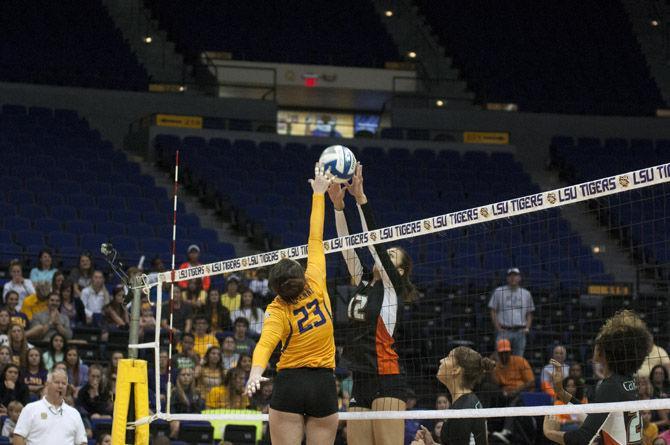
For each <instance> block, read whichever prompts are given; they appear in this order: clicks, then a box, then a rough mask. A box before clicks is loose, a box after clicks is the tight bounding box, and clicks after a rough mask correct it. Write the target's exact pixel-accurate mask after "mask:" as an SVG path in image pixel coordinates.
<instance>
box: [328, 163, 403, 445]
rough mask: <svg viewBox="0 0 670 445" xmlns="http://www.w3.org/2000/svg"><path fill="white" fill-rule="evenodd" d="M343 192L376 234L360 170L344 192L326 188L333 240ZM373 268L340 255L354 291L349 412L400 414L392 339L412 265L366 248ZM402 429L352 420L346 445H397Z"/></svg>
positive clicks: (395, 254)
mask: <svg viewBox="0 0 670 445" xmlns="http://www.w3.org/2000/svg"><path fill="white" fill-rule="evenodd" d="M345 190H349V193H350V194H351V195H352V196H353V197H354V198H355V199H356V203H357V204H358V211H359V214H360V218H361V223H362V225H363V230H365V231H367V230H373V229H376V228H377V225H376V224H375V221H374V218H373V216H372V210H371V209H370V205H369V204H368V199H367V197H366V196H365V192H364V190H363V166H362V165H360V164H359V165H358V166H357V167H356V173H355V174H354V177H353V178H352V181H351V184H350V185H349V186H345V187H343V186H341V185H340V184H335V183H333V184H331V186H330V187H329V189H328V196H329V197H330V199H331V201H332V202H333V206H334V207H335V224H336V226H337V235H338V236H347V235H348V234H349V229H348V227H347V221H346V218H345V216H344V211H343V210H344V195H345ZM370 252H371V253H372V257H373V258H374V261H375V265H374V267H373V269H372V271H368V270H366V269H364V268H363V266H362V264H361V261H360V260H359V258H358V255H357V254H356V252H355V250H345V251H343V252H342V254H343V255H344V260H345V262H346V263H347V269H348V270H349V274H350V275H351V277H352V278H353V280H354V283H355V284H356V285H357V286H358V287H357V288H356V291H355V293H354V296H353V297H352V299H351V300H350V301H349V307H348V309H347V314H348V317H349V323H350V326H351V329H350V330H349V332H350V335H349V338H348V339H347V345H350V346H348V347H346V348H345V349H344V355H345V357H346V358H347V359H348V360H349V362H350V363H351V366H350V367H351V368H352V370H353V381H354V386H353V390H352V394H351V400H350V401H349V411H369V410H370V409H372V410H374V411H404V410H405V401H406V384H405V378H404V372H403V371H402V369H401V367H400V358H399V356H398V353H397V352H396V350H395V339H394V335H395V333H396V331H397V325H398V323H399V322H400V317H401V311H402V303H403V301H401V299H402V300H405V301H409V300H411V299H412V298H413V296H414V294H415V292H416V291H415V289H414V286H413V285H412V283H411V282H410V280H409V275H410V273H411V269H412V263H411V259H410V257H409V256H408V255H407V253H406V252H405V251H404V250H403V249H401V248H398V247H392V248H390V249H388V250H387V249H386V248H385V247H383V246H380V245H374V246H371V247H370ZM404 430H405V423H404V421H403V420H402V419H400V420H356V421H353V422H347V443H348V444H349V445H359V444H360V445H363V444H365V445H368V444H375V445H394V444H402V443H403V438H404Z"/></svg>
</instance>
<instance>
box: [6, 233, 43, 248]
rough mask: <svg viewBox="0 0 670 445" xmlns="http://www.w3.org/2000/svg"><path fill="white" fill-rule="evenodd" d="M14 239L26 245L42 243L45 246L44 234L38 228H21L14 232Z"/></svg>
mask: <svg viewBox="0 0 670 445" xmlns="http://www.w3.org/2000/svg"><path fill="white" fill-rule="evenodd" d="M14 241H15V242H16V243H17V244H20V245H22V246H24V247H26V246H32V245H42V246H43V247H44V245H45V242H44V235H43V234H42V232H40V231H38V230H19V231H17V232H15V233H14Z"/></svg>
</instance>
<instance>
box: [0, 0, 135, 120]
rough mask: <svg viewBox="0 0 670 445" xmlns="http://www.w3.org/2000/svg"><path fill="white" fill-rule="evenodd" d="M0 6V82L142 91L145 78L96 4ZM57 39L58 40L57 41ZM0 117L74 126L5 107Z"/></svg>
mask: <svg viewBox="0 0 670 445" xmlns="http://www.w3.org/2000/svg"><path fill="white" fill-rule="evenodd" d="M24 6H25V5H23V4H22V3H21V2H19V1H15V0H12V1H7V2H2V4H1V5H0V11H2V14H0V27H2V29H3V30H4V38H3V42H2V46H1V51H0V54H2V63H0V79H2V80H3V81H8V82H27V83H38V84H51V85H66V86H79V87H93V88H107V89H126V90H146V89H147V85H148V76H147V73H146V71H145V70H144V68H143V67H142V66H141V65H140V64H139V63H138V61H137V58H136V57H135V55H134V54H133V52H132V51H131V49H130V47H129V46H128V44H127V43H126V42H125V41H124V38H123V36H122V34H121V31H120V30H119V29H117V28H116V26H115V24H114V22H113V21H112V19H111V18H110V17H109V15H108V13H107V11H106V9H105V7H104V5H103V3H102V1H100V0H92V1H89V0H73V1H69V2H66V3H63V4H57V3H53V2H50V1H46V0H38V1H36V2H33V3H31V7H30V8H26V7H24ZM56 36H59V37H58V38H56ZM2 110H3V111H2V113H3V115H7V116H12V117H26V118H27V117H30V118H33V119H39V120H40V121H49V120H52V119H53V120H54V123H55V124H59V125H67V124H69V123H71V122H74V121H75V120H77V119H78V118H77V116H76V113H75V114H74V115H73V114H72V113H71V112H70V111H69V110H56V111H55V112H53V111H52V110H49V109H45V108H38V107H31V108H30V109H29V110H28V113H29V114H28V115H26V107H25V106H22V105H13V104H12V105H10V104H6V105H4V106H3V108H2Z"/></svg>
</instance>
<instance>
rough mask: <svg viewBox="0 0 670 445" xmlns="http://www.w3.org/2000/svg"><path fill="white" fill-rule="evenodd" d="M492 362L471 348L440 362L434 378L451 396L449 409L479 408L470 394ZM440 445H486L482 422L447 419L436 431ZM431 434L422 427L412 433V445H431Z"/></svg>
mask: <svg viewBox="0 0 670 445" xmlns="http://www.w3.org/2000/svg"><path fill="white" fill-rule="evenodd" d="M495 365H496V362H494V361H493V360H490V359H488V358H486V357H482V356H481V355H479V353H478V352H477V351H475V350H474V349H470V348H467V347H465V346H459V347H457V348H454V349H452V350H451V352H450V353H449V355H448V356H446V357H445V358H443V359H442V360H440V368H439V369H438V370H437V379H438V380H439V381H440V382H441V383H442V384H443V385H444V386H446V387H447V389H448V390H449V394H451V409H481V407H482V404H481V402H480V401H479V399H478V398H477V396H476V395H475V393H473V392H472V388H473V387H474V386H475V385H476V384H477V383H478V382H479V381H480V380H481V378H482V377H483V376H484V373H486V372H490V371H492V370H493V368H494V367H495ZM439 443H441V444H442V445H470V444H474V445H488V443H489V441H488V436H487V432H486V419H480V418H463V419H447V420H446V421H445V422H444V425H443V426H442V431H441V432H440V442H439ZM434 444H435V441H434V440H433V436H432V434H431V432H430V431H429V430H428V429H427V428H426V427H425V426H423V425H421V429H420V430H419V431H417V432H416V437H415V440H414V442H412V445H434Z"/></svg>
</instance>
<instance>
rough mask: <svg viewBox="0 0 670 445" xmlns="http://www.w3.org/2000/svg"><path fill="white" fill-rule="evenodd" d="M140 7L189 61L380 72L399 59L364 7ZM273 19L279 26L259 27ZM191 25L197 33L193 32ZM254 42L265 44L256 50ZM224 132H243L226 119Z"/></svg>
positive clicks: (156, 2)
mask: <svg viewBox="0 0 670 445" xmlns="http://www.w3.org/2000/svg"><path fill="white" fill-rule="evenodd" d="M196 3H197V7H194V5H195V4H196ZM145 5H147V6H148V7H149V8H150V9H151V11H152V12H153V14H154V16H155V17H156V18H157V19H158V21H159V23H160V26H161V27H162V28H164V29H165V30H166V31H167V32H168V35H169V37H170V39H171V40H172V41H174V42H175V43H176V44H177V47H178V48H179V49H180V50H181V51H182V52H184V53H185V54H186V55H187V56H191V57H193V56H195V55H198V54H200V53H201V52H203V51H228V52H231V53H232V54H233V58H235V59H237V60H253V61H262V62H278V63H298V64H316V65H343V66H365V67H368V66H369V67H380V68H381V67H383V66H384V63H385V62H387V61H396V60H399V59H400V57H399V54H398V50H397V48H396V46H395V44H394V43H393V40H392V39H391V37H390V36H389V35H388V33H387V32H386V29H385V27H384V25H383V24H382V23H381V20H380V17H379V15H378V13H376V12H375V10H374V7H373V5H372V4H371V3H369V2H360V1H356V0H343V1H339V2H336V3H329V2H317V3H309V2H307V3H305V2H289V3H282V4H281V7H268V5H267V3H266V2H263V1H262V0H252V1H247V2H230V3H226V4H225V6H223V7H222V5H221V3H220V2H217V1H215V0H204V1H197V2H195V1H177V0H145ZM276 20H281V22H282V26H280V27H277V26H259V24H262V23H267V24H270V23H275V22H276ZM194 23H197V24H198V32H197V33H193V24H194ZM230 29H235V30H236V32H234V33H231V32H228V31H227V30H230ZM250 36H253V38H250ZM258 41H263V42H266V44H265V45H257V44H256V42H258ZM289 42H290V44H287V43H289ZM315 42H318V45H315ZM229 129H231V130H235V129H237V130H241V131H247V130H248V127H247V125H246V123H244V122H243V121H240V120H231V122H230V123H229Z"/></svg>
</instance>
